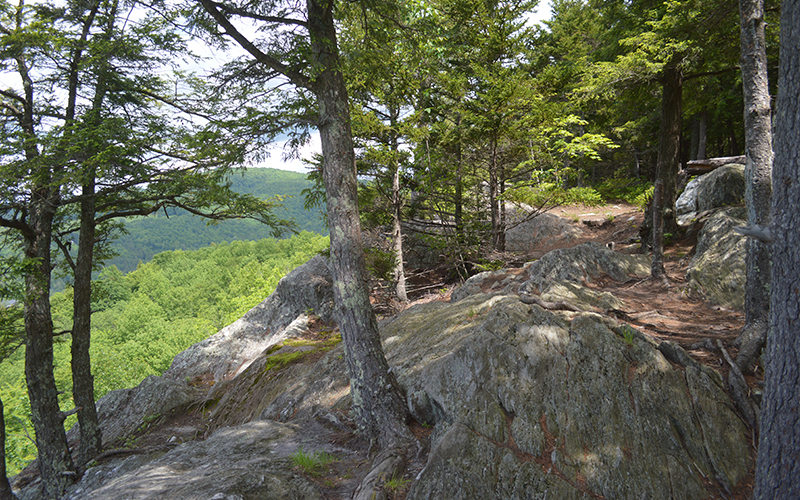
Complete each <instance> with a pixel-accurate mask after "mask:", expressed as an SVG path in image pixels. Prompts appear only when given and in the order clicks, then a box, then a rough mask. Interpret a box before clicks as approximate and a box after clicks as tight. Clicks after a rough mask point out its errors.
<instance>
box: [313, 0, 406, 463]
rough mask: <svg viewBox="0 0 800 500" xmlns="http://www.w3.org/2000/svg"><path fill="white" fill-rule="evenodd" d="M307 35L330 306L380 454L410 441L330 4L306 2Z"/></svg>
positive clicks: (359, 417)
mask: <svg viewBox="0 0 800 500" xmlns="http://www.w3.org/2000/svg"><path fill="white" fill-rule="evenodd" d="M307 6H308V29H309V33H310V36H311V42H312V46H311V50H312V55H313V58H314V61H315V62H316V67H317V68H319V69H320V72H319V74H318V75H317V77H316V81H315V83H314V91H315V93H316V97H317V100H318V104H319V123H320V125H319V133H320V142H321V144H322V156H323V158H324V162H325V168H324V169H323V176H324V181H325V190H326V193H327V206H328V222H329V225H330V238H331V264H332V273H333V279H334V287H333V290H334V299H335V301H336V305H337V308H338V318H339V328H340V329H341V332H342V340H343V342H344V345H345V359H346V361H347V367H348V371H349V375H350V393H351V395H352V398H353V412H354V413H355V415H354V416H355V420H356V423H357V424H358V427H359V429H360V430H361V431H362V432H363V433H364V434H365V436H366V437H367V438H369V439H372V440H377V442H378V444H379V446H380V447H381V448H392V447H395V446H398V445H401V444H405V443H406V442H409V441H410V440H411V439H413V437H412V436H411V433H410V431H409V429H408V427H407V425H406V416H407V411H406V405H405V397H404V395H403V393H402V391H401V389H400V386H399V384H398V383H397V380H396V378H395V376H394V375H393V374H392V373H391V372H390V371H389V365H388V363H387V362H386V358H385V356H384V354H383V347H382V345H381V339H380V335H379V333H378V323H377V320H376V318H375V313H374V311H373V310H372V305H371V304H370V300H369V287H368V285H367V273H366V266H365V263H364V251H363V247H362V243H361V228H360V223H359V216H358V203H357V196H356V194H357V193H356V189H357V177H356V168H355V155H354V153H353V142H352V136H351V131H350V111H349V104H348V98H347V88H346V87H345V83H344V78H343V77H342V74H341V72H340V70H339V68H340V64H339V54H338V47H337V44H336V29H335V25H334V19H333V4H332V0H330V1H329V2H327V3H322V2H316V1H314V0H308V2H307Z"/></svg>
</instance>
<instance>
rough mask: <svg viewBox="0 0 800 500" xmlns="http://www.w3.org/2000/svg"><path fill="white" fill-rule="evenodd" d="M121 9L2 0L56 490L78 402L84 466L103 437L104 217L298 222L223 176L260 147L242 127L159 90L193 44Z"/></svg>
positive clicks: (8, 140) (62, 484)
mask: <svg viewBox="0 0 800 500" xmlns="http://www.w3.org/2000/svg"><path fill="white" fill-rule="evenodd" d="M119 10H120V4H119V3H118V2H117V1H116V0H96V1H93V2H88V3H80V2H78V3H69V4H67V5H66V6H63V7H56V6H51V5H47V4H40V5H36V6H33V7H27V6H25V5H24V4H20V5H18V6H16V7H12V6H10V5H8V4H7V3H3V4H2V16H3V17H2V19H0V36H2V37H3V43H4V47H5V50H4V52H3V53H2V56H3V58H4V65H3V66H2V69H3V71H4V73H5V75H6V76H10V75H14V76H16V79H17V81H18V82H19V85H18V86H17V87H13V86H12V87H10V88H8V89H6V90H3V91H2V92H0V94H1V95H2V97H3V99H2V101H0V105H2V107H3V109H4V110H5V111H6V114H5V117H4V120H3V122H2V125H3V129H2V132H3V138H4V139H5V141H4V143H3V148H2V150H0V153H1V154H2V155H3V161H4V165H3V171H2V176H0V182H2V184H3V186H4V188H5V189H4V192H3V193H2V195H0V207H2V215H0V226H3V227H5V228H8V229H10V230H14V231H17V232H18V234H19V235H20V237H21V239H22V241H23V247H24V255H25V258H26V259H27V262H28V264H27V265H26V267H25V270H26V272H25V280H26V284H25V286H26V290H25V294H24V296H23V299H24V300H23V302H24V310H25V314H24V318H25V330H26V350H25V353H26V358H27V359H26V373H27V377H26V379H27V387H28V391H29V394H30V401H31V408H32V414H33V423H34V428H35V431H36V439H37V448H38V451H39V465H40V472H41V475H42V484H43V494H44V496H45V497H46V498H57V497H60V496H61V495H62V494H63V493H64V491H65V488H66V487H67V486H68V485H69V484H70V483H71V482H72V481H73V480H74V478H75V477H76V471H75V470H74V469H75V467H74V464H73V462H72V457H71V455H70V452H69V450H68V449H67V443H66V437H65V433H64V426H63V422H64V419H65V417H66V416H67V415H68V414H69V413H72V412H75V411H77V413H78V416H79V420H80V423H81V441H80V443H81V447H80V450H79V454H78V465H79V466H82V465H84V464H85V463H87V462H88V461H89V460H90V459H91V458H93V457H94V456H95V455H96V454H97V453H99V451H100V446H101V438H100V432H99V426H98V425H97V416H96V412H95V411H94V399H93V398H94V390H93V387H92V375H91V372H90V361H89V354H88V353H89V345H90V344H89V332H90V318H91V309H90V293H91V272H92V270H93V269H94V268H95V265H96V262H95V257H94V248H95V246H96V245H97V243H98V241H97V238H96V233H95V227H96V226H98V225H101V226H102V225H103V224H107V223H108V222H109V221H111V220H113V219H115V218H118V217H124V216H128V215H146V214H149V213H152V212H154V211H156V210H158V209H159V208H162V207H165V206H179V207H182V208H184V209H187V210H189V211H191V212H192V213H195V214H198V215H203V216H207V217H210V218H213V219H221V218H226V217H242V216H249V217H253V218H256V219H258V220H260V221H261V222H264V223H266V224H268V225H272V227H274V228H275V229H276V230H280V229H282V228H285V227H289V224H288V223H287V222H286V221H282V220H280V219H278V218H276V217H275V216H274V214H272V211H271V210H272V208H273V203H271V202H269V201H263V200H259V199H257V198H255V197H249V196H244V195H238V194H235V193H232V192H230V190H229V189H228V188H227V186H226V185H225V184H224V183H221V181H223V180H224V176H225V175H226V172H227V170H226V168H227V167H228V166H229V165H230V163H231V162H236V161H242V159H243V157H244V154H246V152H247V150H248V148H249V147H250V146H248V145H247V143H248V137H247V134H246V133H243V132H242V130H241V128H240V130H239V132H240V133H239V134H238V135H237V137H235V138H231V137H225V138H223V137H221V131H222V130H223V128H221V127H220V126H219V123H218V122H217V121H214V120H213V118H212V117H211V116H210V115H208V114H204V115H203V121H204V122H205V123H204V125H201V126H187V125H186V124H187V123H190V122H188V121H184V122H182V121H181V120H176V119H175V117H174V116H170V113H168V112H167V113H165V112H164V109H165V108H164V107H163V106H156V104H157V102H158V101H160V102H161V103H162V104H164V103H166V101H167V99H165V98H163V97H160V96H159V94H160V93H161V92H162V91H163V90H164V89H165V88H166V87H164V86H163V81H162V80H160V78H159V77H158V76H157V75H156V74H154V72H153V68H154V66H155V65H158V64H162V62H163V61H166V60H169V58H165V57H163V56H164V55H165V54H169V53H173V52H174V51H176V50H179V49H181V48H183V47H182V43H181V41H180V39H179V38H178V37H176V36H174V35H173V34H172V33H171V32H170V31H169V29H166V30H165V27H168V26H169V24H168V23H166V22H163V20H158V19H154V18H152V17H147V16H143V17H142V18H140V19H139V20H138V21H137V23H134V25H133V27H131V26H129V25H128V23H129V18H130V13H129V12H122V13H120V12H119ZM162 95H163V94H162ZM173 99H178V96H177V95H174V96H173ZM169 104H170V106H171V108H172V111H173V115H174V113H175V112H176V110H177V112H178V113H181V114H183V115H187V114H190V113H189V111H187V110H188V109H189V107H188V106H186V105H180V104H178V103H175V102H170V103H169ZM195 113H196V112H195ZM245 123H246V124H249V122H246V121H245ZM255 142H256V143H258V141H255ZM220 145H222V146H221V147H220ZM74 206H78V208H77V209H76V208H74ZM73 231H78V232H79V236H78V244H77V246H78V251H77V254H76V255H74V259H73V255H71V253H70V251H69V245H67V244H66V243H65V240H66V238H67V235H68V234H69V233H71V232H73ZM54 243H55V244H58V246H59V247H60V248H61V250H62V251H63V254H64V258H65V260H66V261H67V262H68V263H69V264H70V267H71V269H72V271H73V273H74V286H75V300H74V308H75V312H74V314H73V317H74V319H75V322H74V324H73V325H72V329H71V331H70V332H71V336H72V340H73V360H72V367H73V377H72V378H73V385H74V386H73V395H74V398H75V403H76V405H77V407H76V409H75V410H71V411H70V412H67V413H63V412H61V411H60V409H59V405H58V398H57V388H56V386H55V382H54V378H53V358H52V349H53V347H52V345H53V322H52V315H51V311H50V304H49V300H50V298H49V296H50V282H51V272H52V269H53V264H54V262H56V259H55V257H54V256H53V255H51V247H52V245H53V244H54Z"/></svg>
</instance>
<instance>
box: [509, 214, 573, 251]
mask: <svg viewBox="0 0 800 500" xmlns="http://www.w3.org/2000/svg"><path fill="white" fill-rule="evenodd" d="M582 236H583V233H582V232H581V230H580V229H579V228H577V227H575V226H573V225H572V223H571V221H569V220H567V219H564V218H563V217H559V216H557V215H553V214H549V213H542V214H539V215H537V216H536V217H534V218H532V219H530V220H528V221H525V222H523V223H521V224H519V225H517V226H515V227H512V228H511V229H509V230H507V231H506V250H508V251H510V252H531V251H533V250H535V249H536V248H539V247H541V246H542V245H553V244H563V243H569V242H570V241H574V240H576V239H578V238H581V237H582Z"/></svg>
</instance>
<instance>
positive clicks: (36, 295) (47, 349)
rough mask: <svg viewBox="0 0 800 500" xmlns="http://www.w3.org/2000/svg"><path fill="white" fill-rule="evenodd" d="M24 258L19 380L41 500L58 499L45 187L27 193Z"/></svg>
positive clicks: (66, 477) (63, 460) (61, 436)
mask: <svg viewBox="0 0 800 500" xmlns="http://www.w3.org/2000/svg"><path fill="white" fill-rule="evenodd" d="M33 197H34V198H33V199H32V200H31V204H30V207H31V210H30V218H29V223H30V227H31V229H32V234H31V235H29V239H28V240H27V241H26V249H25V253H26V257H27V258H29V259H33V260H34V264H32V266H31V271H30V272H28V273H27V275H26V277H25V288H26V290H25V291H26V296H25V334H26V341H25V379H26V381H27V384H28V396H29V398H30V402H31V420H32V422H33V428H34V430H35V431H36V447H37V448H38V450H39V471H40V473H41V477H42V486H43V493H44V498H48V499H50V498H53V499H55V498H61V497H62V496H63V495H64V493H65V491H66V489H67V487H68V486H69V485H70V484H72V482H73V480H74V479H75V467H74V466H73V463H72V456H71V455H70V453H69V448H68V446H67V437H66V433H65V432H64V417H63V415H62V413H61V411H60V409H59V406H58V391H57V389H56V381H55V377H54V376H53V321H52V316H51V315H50V270H51V260H50V242H51V234H52V233H51V232H52V224H53V216H54V214H55V206H56V204H55V200H56V196H55V195H54V193H53V192H52V189H51V188H50V187H44V188H41V189H37V190H34V191H33Z"/></svg>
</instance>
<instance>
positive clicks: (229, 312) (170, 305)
mask: <svg viewBox="0 0 800 500" xmlns="http://www.w3.org/2000/svg"><path fill="white" fill-rule="evenodd" d="M327 245H328V238H327V237H325V236H320V235H317V234H313V233H309V232H302V233H300V234H298V235H296V236H293V237H291V238H288V239H283V240H276V239H272V238H268V239H262V240H258V241H234V242H231V243H225V242H222V243H215V244H212V245H210V246H208V247H205V248H201V249H199V250H196V251H191V252H188V251H183V250H174V251H169V252H162V253H159V254H157V255H155V257H154V258H153V260H152V261H150V262H147V263H145V264H141V265H140V266H139V267H138V268H137V269H136V270H135V271H133V272H131V273H128V274H123V273H122V272H121V271H120V270H119V269H117V268H116V267H115V266H110V267H107V268H105V269H104V270H103V271H102V272H101V273H100V276H99V278H98V279H97V280H96V281H95V282H94V290H93V292H94V293H93V297H92V302H93V310H94V311H95V312H94V314H93V315H92V345H91V350H90V353H91V359H92V373H93V374H94V377H95V385H94V387H95V397H96V398H98V399H99V398H100V397H102V396H103V395H104V394H106V393H107V392H109V391H112V390H115V389H123V388H127V387H134V386H136V385H138V384H139V382H141V381H142V380H143V379H144V378H145V377H147V376H149V375H160V374H161V373H163V372H164V370H166V369H167V368H169V365H170V363H171V362H172V358H174V357H175V355H176V354H177V353H179V352H181V351H182V350H184V349H186V348H187V347H189V346H190V345H192V344H194V343H196V342H199V341H201V340H203V339H205V338H206V337H208V336H209V335H211V334H214V333H216V332H217V331H218V330H220V329H221V328H223V327H224V326H226V325H228V324H230V323H232V322H233V321H235V320H237V319H238V318H240V317H241V316H242V315H243V314H244V313H245V312H247V310H249V309H250V308H252V307H253V306H255V305H256V304H258V303H259V302H261V301H262V300H264V299H265V298H266V297H267V296H268V295H269V294H270V293H272V292H273V291H274V290H275V287H276V286H277V284H278V281H279V280H280V279H281V278H282V277H283V276H284V275H285V274H286V273H287V272H289V271H290V270H292V269H294V268H295V267H297V266H299V265H301V264H303V263H304V262H306V261H307V260H308V259H309V258H311V257H312V256H313V255H315V254H316V253H318V252H319V251H321V250H323V249H324V248H325V247H327ZM51 305H52V310H53V321H54V327H55V331H56V332H59V331H64V330H68V329H69V328H70V327H71V325H72V289H71V288H67V289H66V290H65V291H63V292H60V293H56V294H54V295H53V296H52V297H51ZM56 339H57V340H56V343H55V346H54V360H55V361H54V363H55V377H56V383H57V386H58V388H59V390H60V391H64V392H63V394H61V396H60V402H61V407H62V409H64V410H69V409H70V408H72V407H73V402H72V400H71V396H72V382H71V371H70V345H69V344H70V342H69V340H70V336H69V334H64V335H60V336H58V337H56ZM24 351H25V349H24V347H21V348H19V349H17V350H16V351H15V352H13V354H11V355H10V356H9V357H8V358H7V359H5V360H4V361H2V362H0V393H2V400H3V404H4V412H5V422H6V431H7V434H8V438H7V442H6V448H7V452H8V455H7V458H8V462H9V474H10V475H13V474H16V473H17V472H19V470H20V469H21V468H22V467H23V466H24V465H26V464H27V463H28V462H30V461H31V460H32V459H34V458H35V457H36V446H35V444H34V443H33V442H32V441H31V440H30V439H29V436H30V437H32V435H33V430H32V427H31V424H30V420H29V418H30V417H29V415H30V412H31V409H30V403H29V401H28V393H27V389H26V386H25V374H24V362H25V352H24ZM72 418H73V420H70V421H68V425H71V424H72V423H73V422H74V417H72Z"/></svg>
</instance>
